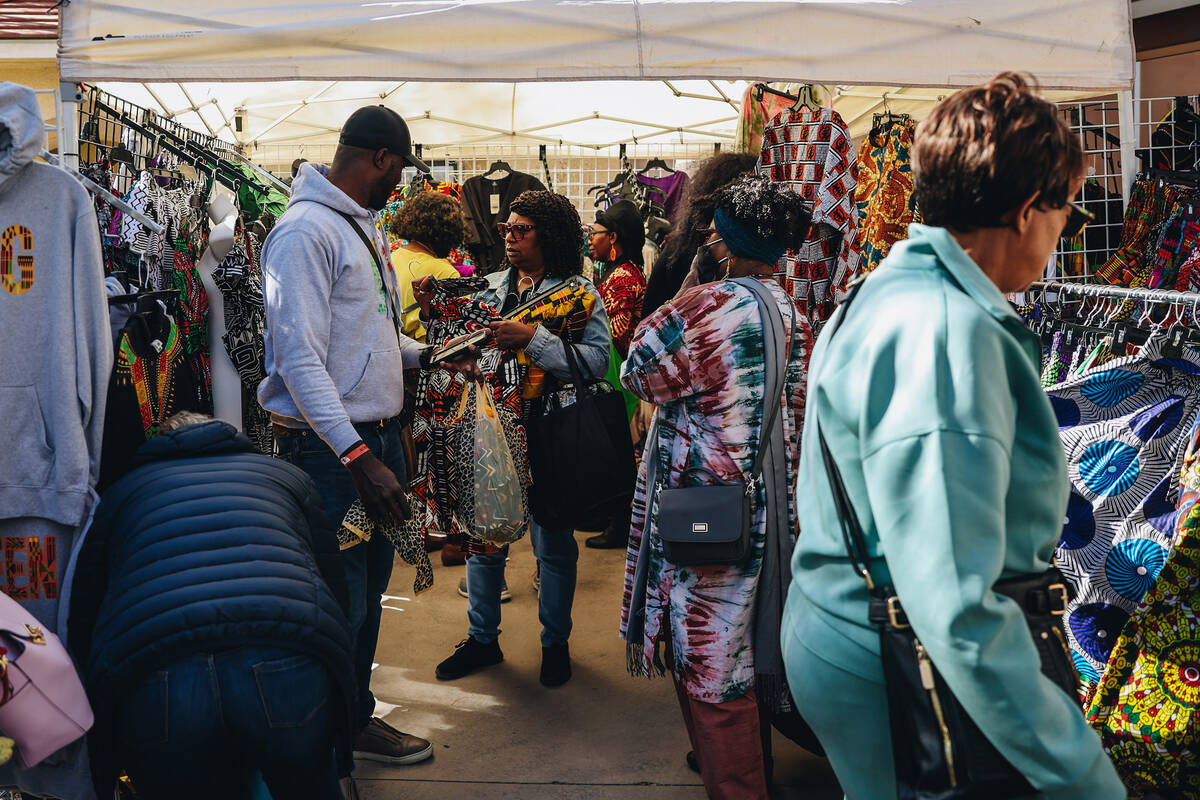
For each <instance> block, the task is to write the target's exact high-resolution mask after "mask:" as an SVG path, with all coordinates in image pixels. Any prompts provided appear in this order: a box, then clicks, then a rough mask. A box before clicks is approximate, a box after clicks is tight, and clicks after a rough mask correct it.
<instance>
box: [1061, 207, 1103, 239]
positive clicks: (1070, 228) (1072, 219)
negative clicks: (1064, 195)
mask: <svg viewBox="0 0 1200 800" xmlns="http://www.w3.org/2000/svg"><path fill="white" fill-rule="evenodd" d="M1067 205H1068V206H1069V207H1070V209H1071V216H1069V217H1067V224H1066V225H1064V226H1063V229H1062V238H1064V239H1074V238H1075V237H1076V236H1078V235H1079V234H1080V233H1082V232H1083V229H1084V228H1086V227H1087V226H1088V223H1090V222H1092V221H1093V220H1095V219H1096V215H1095V214H1093V213H1092V212H1090V211H1088V210H1087V209H1086V208H1084V207H1083V206H1081V205H1079V203H1070V202H1069V203H1067Z"/></svg>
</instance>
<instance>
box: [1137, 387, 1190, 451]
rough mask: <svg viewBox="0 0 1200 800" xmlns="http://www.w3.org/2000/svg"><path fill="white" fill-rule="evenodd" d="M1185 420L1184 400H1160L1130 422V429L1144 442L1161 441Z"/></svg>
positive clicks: (1172, 397) (1173, 398)
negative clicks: (1160, 439)
mask: <svg viewBox="0 0 1200 800" xmlns="http://www.w3.org/2000/svg"><path fill="white" fill-rule="evenodd" d="M1182 419H1183V399H1182V398H1179V397H1175V396H1171V397H1168V398H1166V399H1165V400H1160V401H1158V402H1157V403H1155V404H1154V405H1152V406H1150V407H1149V408H1147V409H1145V410H1144V411H1141V412H1140V413H1138V414H1137V415H1136V416H1134V418H1133V419H1131V420H1130V421H1129V429H1130V430H1132V431H1133V433H1134V435H1136V436H1137V437H1138V438H1139V439H1141V440H1142V441H1145V442H1148V441H1150V440H1151V439H1159V438H1161V437H1163V436H1166V435H1167V434H1168V433H1170V432H1171V431H1173V430H1175V428H1176V427H1178V425H1179V423H1180V421H1181V420H1182Z"/></svg>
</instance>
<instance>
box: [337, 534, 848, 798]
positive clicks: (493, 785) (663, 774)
mask: <svg viewBox="0 0 1200 800" xmlns="http://www.w3.org/2000/svg"><path fill="white" fill-rule="evenodd" d="M586 535H587V534H583V533H579V534H576V537H577V539H578V540H579V545H580V548H579V549H580V557H579V584H578V589H577V592H576V596H575V613H574V622H575V628H574V632H573V634H572V637H571V663H572V671H573V677H572V679H571V681H570V682H569V683H567V684H566V685H565V686H562V687H560V688H557V689H546V688H544V687H543V686H542V685H541V684H540V683H539V682H538V670H539V668H540V665H541V645H540V643H539V641H538V634H539V632H540V630H541V626H540V624H539V623H538V620H537V595H536V594H535V593H534V590H533V586H532V583H531V578H532V575H533V567H534V559H533V551H532V549H531V548H530V545H529V540H528V538H526V539H523V540H522V541H521V542H519V543H517V544H516V545H514V546H513V547H512V548H511V551H512V552H511V554H510V560H509V564H508V571H507V578H508V585H509V589H510V590H511V591H512V594H513V599H512V602H509V603H505V604H504V606H503V615H504V621H503V625H502V633H501V636H500V646H501V648H502V649H503V651H504V657H505V660H504V662H503V663H501V664H499V665H497V666H494V667H491V668H489V669H486V670H483V671H482V672H479V673H476V674H475V675H470V676H468V677H466V678H463V679H461V680H458V681H453V682H442V681H438V680H437V679H436V678H435V677H434V667H435V666H436V665H437V663H438V662H439V661H441V660H442V659H443V658H445V657H446V656H448V655H450V653H451V652H452V651H453V649H454V645H455V644H457V643H458V642H459V641H461V640H462V639H463V638H464V637H465V636H466V631H467V616H466V613H467V601H466V600H465V599H464V598H462V597H460V596H459V595H458V591H457V589H458V581H459V579H460V578H461V577H462V576H463V575H465V574H466V568H465V567H461V566H460V567H443V566H442V565H441V562H440V560H439V558H438V554H437V553H433V554H431V556H432V559H433V562H434V573H435V581H434V586H433V588H432V589H430V590H428V591H427V592H425V593H423V594H422V595H421V596H419V597H414V596H413V592H412V578H413V570H412V568H411V567H409V566H408V565H406V564H404V563H403V562H402V561H400V560H399V559H397V560H396V567H395V570H394V572H393V574H392V583H391V587H390V588H389V590H388V594H387V595H386V596H385V598H384V603H383V607H384V611H383V622H382V625H381V629H380V636H379V647H378V649H377V651H376V660H377V661H378V662H379V666H378V667H376V669H375V672H374V675H373V678H372V682H371V688H372V689H373V690H374V692H375V697H376V700H377V703H378V708H377V712H378V713H379V715H380V716H382V717H384V718H385V719H386V720H387V721H388V722H389V723H391V724H392V725H394V726H395V727H397V728H399V729H400V730H403V731H407V732H410V733H415V734H417V735H419V736H423V737H425V738H427V739H429V740H430V741H432V742H433V744H434V757H433V759H431V760H429V761H427V762H425V763H423V764H417V765H413V766H408V767H398V768H397V767H386V766H383V765H380V764H375V763H371V762H359V764H358V766H357V768H356V770H355V776H356V778H357V781H358V788H359V793H360V795H361V797H362V798H363V800H385V798H386V799H387V800H392V798H411V799H412V800H425V799H426V798H430V799H432V798H439V799H440V798H470V800H508V798H514V799H515V798H521V800H541V799H542V798H546V799H547V800H548V799H549V798H555V799H556V800H557V799H558V798H563V799H564V800H577V799H579V800H582V799H583V798H588V799H589V800H590V799H591V798H614V800H624V798H629V799H630V800H632V798H638V799H639V800H641V799H642V798H646V800H702V798H704V796H705V793H704V788H703V786H702V785H701V783H700V776H698V775H696V774H695V773H693V772H691V771H690V770H688V768H687V766H686V764H685V763H684V754H685V753H686V752H687V751H688V750H689V749H690V748H689V745H688V739H687V733H686V731H685V730H684V727H683V720H682V718H681V717H680V713H679V706H678V704H677V702H676V699H675V694H674V690H673V689H672V687H671V682H670V681H669V680H668V679H656V680H646V679H635V678H631V677H630V676H629V675H628V674H627V673H626V671H625V652H624V643H623V642H622V641H621V639H620V637H619V636H618V635H617V626H618V623H619V621H620V611H621V593H622V588H623V578H624V576H623V572H624V557H625V556H624V551H612V550H589V549H587V548H585V547H584V546H583V539H584V538H585V536H586ZM774 755H775V764H776V766H775V780H776V787H775V790H774V792H773V795H772V796H773V797H774V798H777V799H779V800H784V799H786V800H792V799H793V798H794V799H795V800H801V799H803V800H833V799H834V798H840V797H841V796H842V795H841V792H840V791H839V789H838V786H837V782H836V780H835V779H834V777H833V773H832V771H831V770H830V769H829V766H828V763H827V762H825V761H824V760H823V759H819V758H816V757H814V756H811V755H808V754H807V753H805V752H804V751H803V750H801V749H800V748H799V747H797V746H795V745H794V744H792V743H791V742H790V741H788V740H786V739H784V738H783V737H781V736H779V735H778V734H776V736H775V752H774Z"/></svg>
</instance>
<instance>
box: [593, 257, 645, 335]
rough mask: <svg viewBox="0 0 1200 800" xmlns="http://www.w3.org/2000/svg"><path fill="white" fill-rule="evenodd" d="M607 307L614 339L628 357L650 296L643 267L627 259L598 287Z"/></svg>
mask: <svg viewBox="0 0 1200 800" xmlns="http://www.w3.org/2000/svg"><path fill="white" fill-rule="evenodd" d="M596 288H597V289H598V290H599V292H600V299H601V300H603V301H604V309H605V310H606V311H608V322H609V327H610V328H611V329H612V341H613V345H615V346H616V348H617V352H618V353H620V354H621V358H622V359H624V358H625V356H626V355H628V353H629V341H630V340H631V339H632V338H633V331H634V330H635V329H636V328H637V326H638V323H639V322H641V321H642V302H643V301H644V300H645V299H646V275H645V273H643V272H642V268H641V267H639V266H638V265H637V264H635V263H633V262H632V261H628V260H626V261H625V262H623V263H622V264H620V265H619V266H617V267H616V268H615V269H614V270H613V271H612V272H610V273H608V277H607V278H605V279H604V280H603V281H601V282H600V285H599V286H597V287H596Z"/></svg>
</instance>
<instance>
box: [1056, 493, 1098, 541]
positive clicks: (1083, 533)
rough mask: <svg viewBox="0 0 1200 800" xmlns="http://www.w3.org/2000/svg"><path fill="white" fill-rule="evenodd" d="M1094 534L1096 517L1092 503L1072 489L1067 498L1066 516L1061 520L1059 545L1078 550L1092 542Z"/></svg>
mask: <svg viewBox="0 0 1200 800" xmlns="http://www.w3.org/2000/svg"><path fill="white" fill-rule="evenodd" d="M1095 535H1096V517H1095V516H1094V515H1093V514H1092V504H1091V503H1089V502H1088V501H1087V500H1085V499H1084V498H1083V496H1082V495H1080V494H1079V493H1078V492H1076V491H1075V490H1074V489H1072V490H1071V497H1070V499H1068V500H1067V516H1066V518H1065V519H1064V520H1063V531H1062V539H1061V540H1059V546H1060V547H1064V548H1066V549H1067V550H1080V549H1082V548H1084V547H1087V546H1088V545H1089V544H1091V542H1092V537H1094V536H1095Z"/></svg>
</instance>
